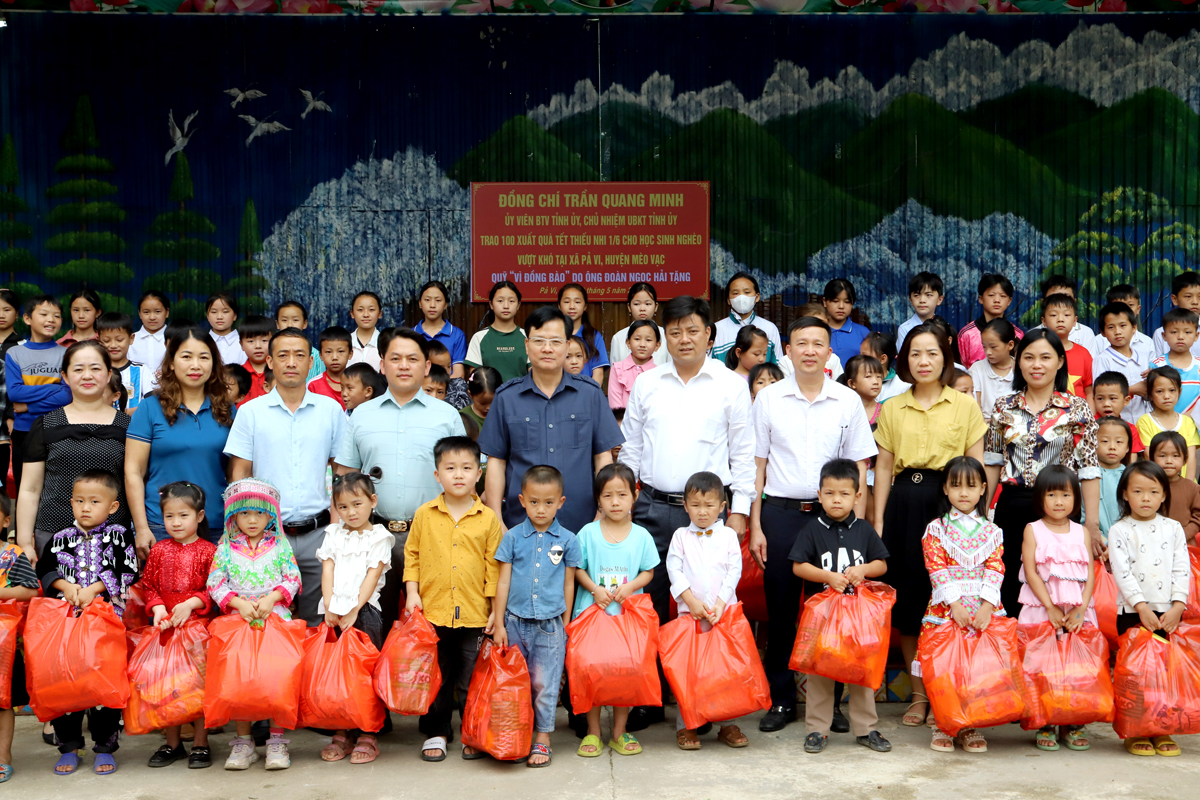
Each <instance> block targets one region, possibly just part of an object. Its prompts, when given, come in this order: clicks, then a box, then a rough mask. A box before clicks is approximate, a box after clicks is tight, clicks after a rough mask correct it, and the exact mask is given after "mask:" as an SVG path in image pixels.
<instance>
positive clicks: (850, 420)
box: [622, 317, 879, 731]
mask: <svg viewBox="0 0 1200 800" xmlns="http://www.w3.org/2000/svg"><path fill="white" fill-rule="evenodd" d="M830 335H831V334H830V330H829V326H828V325H827V324H826V323H825V322H824V321H823V320H820V319H817V318H816V317H801V318H800V319H798V320H796V321H795V322H793V323H792V324H791V326H790V327H789V328H788V358H789V360H790V361H791V362H792V366H793V367H794V368H795V376H794V377H793V378H786V379H784V380H782V381H779V382H778V383H774V384H771V385H770V386H768V387H767V388H765V389H763V390H762V391H760V392H759V393H758V398H757V399H756V400H755V402H754V412H753V415H754V456H755V458H754V462H755V487H754V498H755V499H754V503H753V505H752V507H751V511H750V553H751V555H752V556H753V557H754V558H755V560H757V561H758V562H759V563H761V564H762V567H763V585H764V589H765V591H766V596H767V609H768V612H769V616H770V621H769V622H768V623H767V624H768V626H769V627H768V632H767V653H766V658H765V659H764V661H763V666H764V668H765V669H766V672H767V680H768V681H769V682H770V684H771V710H770V711H769V712H767V714H766V715H765V716H764V717H763V719H762V721H761V722H760V724H759V729H760V730H764V731H777V730H781V729H782V728H784V727H785V726H786V725H787V723H788V722H791V721H792V720H794V719H795V714H796V682H795V677H794V676H793V674H792V671H791V670H790V669H788V658H789V656H790V655H791V650H792V643H793V641H794V640H795V622H796V615H797V614H798V613H799V611H800V595H801V592H802V589H803V581H801V580H800V579H799V578H797V577H796V576H795V575H794V574H793V572H792V562H791V560H790V559H789V554H790V553H791V551H792V546H793V545H794V544H795V541H796V535H797V534H798V533H799V532H800V531H801V530H802V529H803V528H804V527H806V526H807V525H808V523H810V522H811V521H812V520H814V519H816V516H817V514H819V513H820V511H821V505H820V503H819V502H818V500H817V496H818V495H819V494H820V486H821V467H823V466H824V465H825V464H826V463H828V462H829V461H832V460H833V459H835V458H846V459H850V460H851V461H855V462H857V463H858V473H859V488H860V489H862V488H865V487H866V485H867V461H868V459H870V458H871V457H872V456H874V455H876V454H877V453H878V452H879V448H878V447H877V446H876V445H875V438H874V436H873V435H872V434H871V423H870V421H869V420H868V419H867V415H866V412H865V411H863V406H862V401H861V400H860V399H859V397H858V395H857V394H856V393H855V392H854V391H853V390H852V389H849V388H847V387H845V386H842V385H841V384H839V383H837V382H836V381H834V380H833V379H831V378H829V377H828V376H827V375H826V374H825V370H824V367H825V362H826V361H827V360H828V359H829V354H830V347H829V344H830ZM622 452H623V451H622ZM865 512H866V493H865V492H864V493H863V494H862V495H860V497H859V499H858V502H857V503H856V505H855V513H856V514H858V515H859V516H860V517H861V516H863V515H864V514H865Z"/></svg>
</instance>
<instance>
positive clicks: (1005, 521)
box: [993, 486, 1042, 617]
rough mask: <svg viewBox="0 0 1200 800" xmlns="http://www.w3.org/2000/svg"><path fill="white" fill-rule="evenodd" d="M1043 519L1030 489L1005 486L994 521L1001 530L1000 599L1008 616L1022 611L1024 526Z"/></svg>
mask: <svg viewBox="0 0 1200 800" xmlns="http://www.w3.org/2000/svg"><path fill="white" fill-rule="evenodd" d="M1041 518H1042V514H1041V512H1040V511H1039V510H1038V509H1037V506H1036V505H1035V504H1034V502H1033V489H1027V488H1025V487H1024V486H1005V487H1004V488H1003V489H1001V490H1000V499H999V500H997V501H996V513H995V515H994V517H993V521H994V522H995V523H996V525H997V526H999V528H1000V529H1001V530H1002V531H1004V583H1002V584H1001V585H1000V602H1001V603H1003V604H1004V610H1005V612H1007V614H1008V615H1009V616H1010V617H1016V616H1017V615H1019V614H1020V613H1021V604H1020V602H1019V600H1018V598H1020V596H1021V548H1022V546H1023V545H1024V543H1025V526H1026V525H1028V524H1029V523H1031V522H1036V521H1037V520H1039V519H1041Z"/></svg>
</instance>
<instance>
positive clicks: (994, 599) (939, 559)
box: [912, 456, 1004, 753]
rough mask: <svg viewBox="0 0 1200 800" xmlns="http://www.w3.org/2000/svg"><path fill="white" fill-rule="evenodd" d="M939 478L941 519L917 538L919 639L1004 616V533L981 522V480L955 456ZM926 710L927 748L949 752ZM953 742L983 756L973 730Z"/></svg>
mask: <svg viewBox="0 0 1200 800" xmlns="http://www.w3.org/2000/svg"><path fill="white" fill-rule="evenodd" d="M943 475H944V477H943V478H942V492H944V493H945V496H946V499H945V500H943V501H942V503H943V508H944V510H945V513H944V514H943V515H942V516H940V517H938V518H937V519H935V520H934V521H933V522H931V523H929V525H928V526H926V528H925V535H924V536H923V537H922V538H921V549H922V551H923V553H924V556H925V568H926V569H927V570H929V582H930V584H931V585H932V587H933V593H932V594H931V595H930V598H929V606H928V608H927V609H926V610H925V618H924V619H923V620H922V622H921V634H922V635H924V634H926V633H927V632H929V631H932V630H936V629H937V628H938V626H941V625H946V624H949V623H951V622H954V623H957V624H958V625H961V626H962V627H964V628H968V627H970V628H974V629H975V630H978V631H982V630H985V629H986V628H987V626H988V623H990V622H991V620H992V617H993V616H1001V617H1002V616H1004V609H1003V608H1002V607H1001V605H1000V586H1001V584H1003V583H1004V531H1002V530H1000V528H999V527H997V526H996V525H995V523H992V522H989V521H988V519H987V500H988V499H987V474H986V473H985V472H984V470H983V465H982V464H980V463H979V461H977V460H976V459H974V458H971V457H970V456H958V457H957V458H952V459H950V462H949V463H948V464H946V470H945V472H944V473H943ZM912 670H913V674H914V675H919V674H920V673H921V664H920V661H919V660H917V659H914V660H913V663H912ZM932 710H933V709H930V712H931V713H930V715H929V721H928V724H929V726H930V728H932V730H933V738H932V739H931V741H930V743H929V746H930V748H931V749H933V750H936V751H938V752H943V753H951V752H954V739H953V738H952V737H950V735H949V734H947V733H946V732H945V731H943V730H941V729H939V728H938V727H937V721H936V720H935V719H934V716H933V714H932ZM958 738H959V740H960V741H961V742H962V746H963V750H966V751H967V752H968V753H986V752H987V740H986V739H984V737H983V734H982V733H980V732H979V730H978V729H976V728H964V729H963V730H961V731H959V734H958Z"/></svg>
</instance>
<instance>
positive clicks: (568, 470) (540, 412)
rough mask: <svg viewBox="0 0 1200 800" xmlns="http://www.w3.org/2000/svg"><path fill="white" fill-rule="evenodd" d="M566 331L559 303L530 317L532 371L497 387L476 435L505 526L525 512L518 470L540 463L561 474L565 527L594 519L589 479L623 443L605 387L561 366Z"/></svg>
mask: <svg viewBox="0 0 1200 800" xmlns="http://www.w3.org/2000/svg"><path fill="white" fill-rule="evenodd" d="M568 330H570V328H569V326H568V325H567V318H566V316H565V315H564V314H563V313H562V312H561V311H559V310H558V308H556V307H554V306H542V307H540V308H538V309H536V310H535V311H534V312H533V313H532V314H530V315H529V318H528V319H527V320H526V321H525V336H526V338H525V350H526V352H527V354H528V355H529V372H528V374H526V375H525V376H524V377H522V378H514V379H513V380H511V381H509V382H508V383H506V384H504V385H503V386H501V387H500V388H499V389H498V390H497V391H496V396H495V399H494V400H493V401H492V407H491V410H489V411H488V421H487V424H486V425H484V426H483V430H482V431H481V432H480V434H479V449H480V450H482V451H483V452H484V453H485V454H487V457H488V471H487V484H486V495H487V502H488V505H489V506H490V507H491V509H492V510H493V511H495V512H496V514H497V515H499V516H500V518H501V519H503V520H504V525H505V527H507V528H511V527H514V526H516V525H517V524H519V523H520V522H521V520H522V519H523V518H524V513H523V509H522V508H521V505H520V503H519V502H518V501H517V495H518V494H520V490H521V476H522V475H524V474H525V471H526V470H528V469H529V468H530V467H533V466H537V465H538V464H546V465H549V466H552V467H556V468H557V469H558V470H559V471H560V472H562V474H563V484H564V495H565V497H566V502H565V503H564V504H563V507H562V509H561V510H560V511H559V513H558V521H559V522H560V523H561V524H562V526H563V527H564V528H566V529H567V530H570V531H577V530H579V529H580V528H582V527H583V526H584V525H585V524H587V523H588V522H591V521H592V520H593V519H595V518H596V503H595V501H594V499H593V497H592V477H593V476H594V475H595V474H596V470H598V469H600V468H601V467H603V466H604V465H605V464H610V463H612V453H611V451H612V449H613V448H614V447H617V446H618V445H620V444H622V443H623V442H624V441H625V437H623V436H622V435H621V427H620V426H619V425H618V424H617V420H616V417H614V416H613V413H612V409H611V408H609V405H608V398H607V397H606V396H605V394H604V390H602V389H601V388H600V385H599V384H598V383H596V382H595V381H593V380H592V379H591V378H587V377H584V376H583V375H571V374H569V373H567V372H566V371H564V369H563V364H564V363H565V362H566V359H567V331H568ZM354 413H355V415H356V416H357V414H358V411H355V412H354Z"/></svg>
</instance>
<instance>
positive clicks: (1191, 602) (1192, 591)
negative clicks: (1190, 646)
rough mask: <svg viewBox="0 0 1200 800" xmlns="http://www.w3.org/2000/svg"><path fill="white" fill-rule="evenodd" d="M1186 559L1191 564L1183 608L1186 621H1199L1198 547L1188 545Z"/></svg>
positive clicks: (1199, 557) (1199, 577)
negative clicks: (1186, 599) (1185, 602)
mask: <svg viewBox="0 0 1200 800" xmlns="http://www.w3.org/2000/svg"><path fill="white" fill-rule="evenodd" d="M1188 561H1190V562H1191V565H1192V575H1191V579H1190V580H1189V581H1188V601H1187V608H1185V609H1184V610H1183V619H1184V621H1186V622H1200V547H1196V546H1195V545H1189V546H1188Z"/></svg>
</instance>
